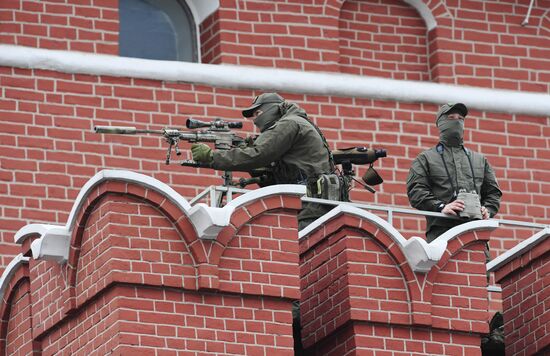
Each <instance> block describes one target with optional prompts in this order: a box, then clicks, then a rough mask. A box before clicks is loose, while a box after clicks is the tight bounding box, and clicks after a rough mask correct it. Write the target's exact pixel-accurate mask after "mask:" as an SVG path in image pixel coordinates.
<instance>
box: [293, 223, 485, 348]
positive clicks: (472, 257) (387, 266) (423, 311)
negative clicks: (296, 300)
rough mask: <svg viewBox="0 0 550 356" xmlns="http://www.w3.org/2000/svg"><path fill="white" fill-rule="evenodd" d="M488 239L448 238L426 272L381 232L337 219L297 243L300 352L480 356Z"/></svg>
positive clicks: (475, 235)
mask: <svg viewBox="0 0 550 356" xmlns="http://www.w3.org/2000/svg"><path fill="white" fill-rule="evenodd" d="M489 235H490V232H489V231H483V232H482V231H478V232H469V233H465V234H462V235H460V236H457V237H455V238H453V239H451V240H450V241H449V244H448V246H447V250H446V251H445V253H444V254H443V256H442V258H441V259H440V260H439V262H438V263H437V264H436V265H435V266H434V267H433V268H432V269H431V270H430V271H429V272H428V273H426V274H424V273H419V272H413V271H412V269H411V267H410V265H409V264H408V262H407V260H406V258H405V256H404V254H403V251H402V250H401V249H400V248H399V247H398V244H397V243H396V242H395V240H393V239H392V238H391V237H390V235H389V234H388V233H387V232H386V231H385V230H384V229H383V228H380V227H378V226H376V225H375V224H373V223H372V222H370V221H368V220H367V219H365V218H358V217H353V216H351V215H349V214H342V215H338V216H336V217H335V218H334V219H332V220H330V221H329V222H328V223H327V224H325V225H324V226H323V227H321V228H319V229H318V230H315V231H314V232H312V233H311V234H310V235H308V236H306V237H304V238H302V239H301V240H300V275H301V278H302V287H301V288H302V298H301V300H300V312H301V316H302V327H303V329H302V339H303V343H304V347H305V348H306V349H307V350H308V351H310V352H312V353H313V354H316V355H327V354H332V355H336V354H344V355H355V354H361V351H363V352H364V351H366V350H367V349H370V350H378V351H382V350H385V351H386V352H424V353H434V354H446V355H447V354H448V355H454V354H468V355H471V354H472V355H475V354H478V355H479V354H480V352H481V351H480V342H481V339H480V338H481V335H482V334H484V333H487V332H488V328H489V327H488V321H489V318H490V315H489V312H488V295H487V279H486V278H487V277H486V269H485V255H484V246H485V243H484V241H487V240H488V239H489ZM443 330H445V332H443Z"/></svg>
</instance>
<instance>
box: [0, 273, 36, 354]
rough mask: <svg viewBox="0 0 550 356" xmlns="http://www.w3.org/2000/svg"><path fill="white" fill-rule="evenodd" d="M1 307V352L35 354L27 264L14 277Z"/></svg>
mask: <svg viewBox="0 0 550 356" xmlns="http://www.w3.org/2000/svg"><path fill="white" fill-rule="evenodd" d="M0 309H1V313H2V314H1V315H2V320H1V324H0V353H1V354H2V355H14V356H15V355H22V356H23V355H33V346H34V344H33V341H32V321H31V314H32V310H31V298H30V283H29V276H28V269H27V267H26V266H23V267H21V268H19V270H18V271H17V273H15V275H14V276H13V277H12V279H11V282H10V283H9V287H8V288H7V290H6V293H5V294H4V296H3V300H2V306H1V308H0Z"/></svg>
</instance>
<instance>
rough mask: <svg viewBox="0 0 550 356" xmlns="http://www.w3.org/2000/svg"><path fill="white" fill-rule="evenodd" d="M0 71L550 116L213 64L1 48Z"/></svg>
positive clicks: (509, 94) (533, 104) (513, 98)
mask: <svg viewBox="0 0 550 356" xmlns="http://www.w3.org/2000/svg"><path fill="white" fill-rule="evenodd" d="M0 66H7V67H17V68H31V69H47V70H54V71H58V72H63V73H81V74H89V75H109V76H115V77H131V78H143V79H152V80H162V81H170V82H176V81H181V82H188V83H195V84H205V85H211V86H215V87H226V88H235V89H247V90H249V89H257V90H275V91H282V92H292V93H300V94H315V95H334V96H343V97H358V98H373V99H381V100H395V101H403V102H423V103H433V104H441V103H445V102H463V103H466V104H467V105H468V107H469V108H473V109H478V110H484V111H491V112H507V113H512V114H525V115H538V116H544V117H547V116H548V113H550V95H548V94H537V93H525V92H519V91H511V90H497V89H487V88H476V87H466V86H454V85H446V84H436V83H430V82H416V81H406V80H393V79H385V78H375V77H366V76H358V75H350V74H339V73H318V72H302V71H298V70H290V69H274V68H260V67H245V66H233V65H213V64H200V63H186V62H175V61H158V60H150V59H140V58H126V57H118V56H112V55H103V54H91V53H81V52H74V51H73V52H70V51H57V50H46V49H37V48H29V47H22V46H12V45H0Z"/></svg>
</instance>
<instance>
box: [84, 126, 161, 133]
mask: <svg viewBox="0 0 550 356" xmlns="http://www.w3.org/2000/svg"><path fill="white" fill-rule="evenodd" d="M94 131H95V133H99V134H117V135H135V134H138V133H154V134H159V135H162V134H163V133H164V131H163V130H145V129H136V128H135V127H133V126H95V127H94Z"/></svg>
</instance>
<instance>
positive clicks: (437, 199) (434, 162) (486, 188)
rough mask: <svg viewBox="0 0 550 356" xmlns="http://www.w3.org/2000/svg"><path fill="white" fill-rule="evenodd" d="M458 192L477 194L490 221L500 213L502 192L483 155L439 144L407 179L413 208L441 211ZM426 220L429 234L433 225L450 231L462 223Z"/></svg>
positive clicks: (421, 156) (414, 166) (425, 154)
mask: <svg viewBox="0 0 550 356" xmlns="http://www.w3.org/2000/svg"><path fill="white" fill-rule="evenodd" d="M438 147H440V149H439V151H438ZM468 157H469V159H468ZM442 158H444V160H445V164H444V163H443V159H442ZM470 162H471V165H470ZM445 165H446V166H447V169H445ZM447 170H448V174H447ZM472 173H473V174H472ZM459 189H466V190H467V191H468V192H471V191H476V192H477V193H478V194H479V197H480V201H481V205H482V206H485V207H486V208H487V210H488V211H489V213H490V215H491V217H493V216H495V215H496V213H497V212H498V209H499V207H500V198H501V196H502V192H501V191H500V188H499V186H498V183H497V180H496V177H495V173H494V171H493V169H492V167H491V165H490V164H489V162H488V161H487V159H486V158H485V156H483V155H482V154H480V153H477V152H473V151H471V150H468V149H466V148H464V147H445V146H444V145H442V144H439V145H438V146H436V147H433V148H431V149H429V150H426V151H424V152H422V153H420V154H419V155H418V157H417V158H416V159H415V160H414V161H413V163H412V166H411V168H410V170H409V176H408V178H407V195H408V197H409V201H410V203H411V206H413V207H414V208H417V209H419V210H427V211H440V210H439V209H438V206H439V205H440V204H441V203H445V204H447V203H450V202H451V201H453V200H454V199H455V197H456V195H455V194H456V193H458V191H459ZM426 219H427V222H428V226H427V230H428V231H429V230H430V227H431V226H432V225H439V226H449V227H451V226H455V225H458V224H460V223H462V222H463V221H460V220H452V219H445V218H433V217H427V218H426Z"/></svg>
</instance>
